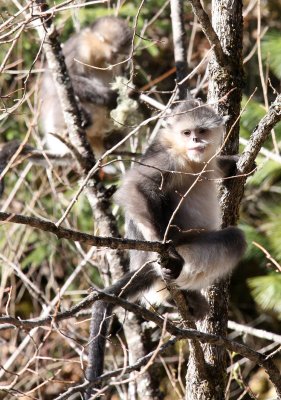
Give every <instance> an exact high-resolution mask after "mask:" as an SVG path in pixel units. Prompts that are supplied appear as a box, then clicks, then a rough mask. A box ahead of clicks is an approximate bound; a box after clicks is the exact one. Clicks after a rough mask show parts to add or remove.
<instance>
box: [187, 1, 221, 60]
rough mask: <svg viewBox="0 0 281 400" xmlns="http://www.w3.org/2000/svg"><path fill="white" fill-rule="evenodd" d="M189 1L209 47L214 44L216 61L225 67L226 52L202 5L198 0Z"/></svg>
mask: <svg viewBox="0 0 281 400" xmlns="http://www.w3.org/2000/svg"><path fill="white" fill-rule="evenodd" d="M189 2H190V4H191V7H192V10H193V12H194V14H195V15H196V17H197V18H198V21H199V22H200V25H201V27H202V30H203V32H204V33H205V36H206V38H207V39H208V41H209V43H210V46H211V47H212V46H214V53H215V56H216V59H217V61H218V63H219V64H220V66H221V67H226V66H227V65H228V63H227V59H226V54H225V53H224V51H223V48H222V46H221V42H220V40H219V38H218V35H217V34H216V32H215V30H214V28H213V27H212V24H211V21H210V18H209V16H208V14H207V13H206V11H205V10H204V8H203V7H202V4H201V2H200V0H189Z"/></svg>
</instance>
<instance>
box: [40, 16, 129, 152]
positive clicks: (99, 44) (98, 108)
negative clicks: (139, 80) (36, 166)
mask: <svg viewBox="0 0 281 400" xmlns="http://www.w3.org/2000/svg"><path fill="white" fill-rule="evenodd" d="M132 40H133V33H132V30H131V29H130V28H129V26H128V25H127V23H126V22H125V21H124V20H122V19H121V18H118V17H102V18H99V19H97V20H96V21H95V22H94V23H93V24H92V25H91V26H89V27H87V28H84V29H83V30H81V32H79V33H76V34H74V35H72V36H71V37H70V38H69V39H68V40H67V41H66V42H65V43H64V44H63V54H64V56H65V62H66V66H67V69H68V72H69V76H70V79H71V83H72V86H73V89H74V93H75V95H76V97H77V99H78V101H79V103H78V105H79V106H80V110H81V114H82V120H83V124H84V127H85V129H86V133H87V137H88V140H89V142H90V144H91V146H92V148H93V151H94V152H95V154H96V155H100V154H102V152H103V151H104V148H105V142H106V137H107V135H108V134H109V133H110V132H111V131H112V130H113V123H112V120H110V115H109V113H110V110H111V109H113V108H115V107H116V105H117V102H116V100H117V92H116V91H115V90H113V89H112V88H111V83H112V82H113V81H114V78H115V77H116V76H119V75H122V74H124V67H125V66H126V65H128V62H127V63H126V62H124V61H126V59H127V58H129V56H130V53H131V50H132ZM40 92H41V99H42V105H41V112H40V123H41V127H42V130H43V133H44V137H45V140H46V145H47V148H48V149H49V150H52V151H55V152H56V153H57V154H65V153H67V152H69V149H68V148H67V146H66V145H65V144H64V143H62V141H60V140H59V139H58V138H57V137H55V136H53V135H52V133H57V134H60V135H61V136H65V134H66V125H65V121H64V118H63V113H62V109H61V105H60V102H59V98H58V95H57V91H56V88H55V84H54V81H53V77H52V74H51V71H49V70H48V69H46V70H45V72H44V73H43V77H42V84H41V90H40ZM115 130H116V128H115Z"/></svg>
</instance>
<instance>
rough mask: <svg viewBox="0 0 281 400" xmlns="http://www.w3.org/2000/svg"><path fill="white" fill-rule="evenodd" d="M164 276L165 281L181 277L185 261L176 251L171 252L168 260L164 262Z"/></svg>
mask: <svg viewBox="0 0 281 400" xmlns="http://www.w3.org/2000/svg"><path fill="white" fill-rule="evenodd" d="M162 265H163V267H162V274H163V277H164V279H167V280H174V279H177V278H178V277H179V276H180V273H181V271H182V268H183V265H184V259H183V258H182V257H181V256H180V255H179V254H178V253H177V252H176V251H175V252H170V253H169V256H168V258H167V259H164V260H162Z"/></svg>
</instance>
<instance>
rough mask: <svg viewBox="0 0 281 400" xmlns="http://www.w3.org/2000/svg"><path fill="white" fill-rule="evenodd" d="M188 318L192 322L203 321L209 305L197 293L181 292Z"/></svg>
mask: <svg viewBox="0 0 281 400" xmlns="http://www.w3.org/2000/svg"><path fill="white" fill-rule="evenodd" d="M183 293H184V296H185V298H186V301H187V305H188V310H189V312H190V316H191V317H192V319H193V320H194V321H197V320H199V319H203V318H204V317H205V315H206V314H207V313H208V312H209V304H208V302H207V300H206V299H205V297H204V296H203V295H202V294H201V293H200V292H197V291H187V292H186V291H183Z"/></svg>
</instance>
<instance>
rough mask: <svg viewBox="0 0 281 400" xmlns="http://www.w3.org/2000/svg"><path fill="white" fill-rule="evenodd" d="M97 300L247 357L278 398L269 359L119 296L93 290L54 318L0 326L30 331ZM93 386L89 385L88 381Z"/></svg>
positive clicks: (275, 376) (279, 385) (2, 320)
mask: <svg viewBox="0 0 281 400" xmlns="http://www.w3.org/2000/svg"><path fill="white" fill-rule="evenodd" d="M98 300H103V301H106V302H108V303H112V304H115V305H118V306H120V307H122V308H124V309H125V310H127V311H130V312H133V313H135V314H136V315H139V316H141V317H142V318H145V319H146V320H149V321H153V322H154V323H155V324H156V325H158V326H159V327H160V328H161V329H163V328H164V325H165V328H166V330H167V332H169V333H170V334H171V335H173V336H176V337H177V338H181V339H183V338H185V339H196V340H199V341H201V342H203V343H210V344H212V345H216V346H224V347H225V348H227V349H228V350H230V351H231V352H236V353H238V354H241V355H243V356H244V357H247V358H248V359H250V360H251V361H253V362H255V363H256V364H258V365H260V366H262V367H263V368H265V370H266V371H267V373H268V374H269V376H270V379H271V381H272V382H273V384H274V385H275V388H276V391H277V394H278V395H279V396H281V380H280V372H279V370H278V368H277V367H276V366H275V365H274V363H273V362H272V360H271V359H270V358H267V356H264V355H262V354H260V353H258V352H256V351H254V350H253V349H251V348H250V347H248V346H246V345H244V344H241V343H238V342H235V341H233V340H229V339H226V338H224V337H222V336H218V335H214V334H208V333H204V332H199V331H197V330H194V329H185V328H183V329H181V328H178V327H177V326H175V325H174V324H173V323H172V322H170V321H167V320H165V319H164V318H163V317H161V316H159V315H157V314H155V313H154V312H151V311H149V310H147V309H145V308H143V307H140V306H138V305H137V304H133V303H130V302H128V301H126V300H123V299H121V298H119V297H115V296H112V295H108V294H106V293H104V292H100V291H94V292H93V293H91V294H90V295H89V296H87V297H86V298H85V299H84V300H82V301H81V302H80V303H78V304H77V305H75V306H73V307H72V308H70V309H69V310H66V311H63V312H59V313H57V314H56V315H54V316H48V317H46V318H41V319H37V320H36V319H34V320H22V321H21V320H17V319H16V318H10V317H0V323H7V322H8V323H11V322H12V323H13V324H14V325H16V326H18V327H22V328H24V329H26V330H29V329H33V328H34V327H35V326H36V327H37V326H51V325H52V324H54V323H58V322H60V321H63V320H65V319H68V318H72V317H74V316H75V315H76V313H78V312H79V311H81V310H83V309H87V308H89V307H91V306H92V304H93V303H94V302H96V301H98ZM92 383H93V382H92Z"/></svg>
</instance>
